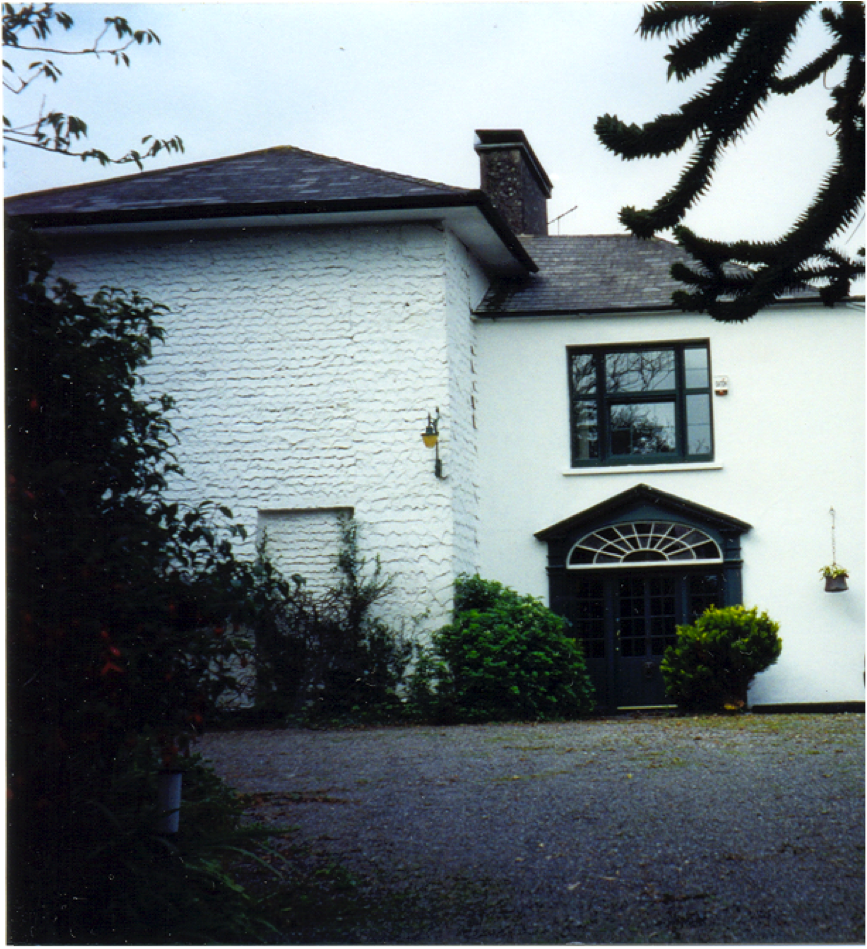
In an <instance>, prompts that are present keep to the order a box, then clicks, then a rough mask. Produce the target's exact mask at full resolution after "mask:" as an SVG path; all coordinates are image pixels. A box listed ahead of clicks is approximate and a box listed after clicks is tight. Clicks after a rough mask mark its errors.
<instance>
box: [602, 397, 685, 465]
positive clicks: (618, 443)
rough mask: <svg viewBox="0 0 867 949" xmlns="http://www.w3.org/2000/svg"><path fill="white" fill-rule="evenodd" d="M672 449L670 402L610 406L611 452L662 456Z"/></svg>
mask: <svg viewBox="0 0 867 949" xmlns="http://www.w3.org/2000/svg"><path fill="white" fill-rule="evenodd" d="M673 451H675V423H674V403H668V402H659V403H657V402H654V403H649V404H639V405H615V406H612V408H611V453H612V454H613V455H662V454H667V453H670V452H673Z"/></svg>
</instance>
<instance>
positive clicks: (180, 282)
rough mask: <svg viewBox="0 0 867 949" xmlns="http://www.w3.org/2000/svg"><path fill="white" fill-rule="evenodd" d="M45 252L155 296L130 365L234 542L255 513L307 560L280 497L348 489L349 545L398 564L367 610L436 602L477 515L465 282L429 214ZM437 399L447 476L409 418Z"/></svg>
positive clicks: (314, 499)
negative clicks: (139, 372) (150, 324)
mask: <svg viewBox="0 0 867 949" xmlns="http://www.w3.org/2000/svg"><path fill="white" fill-rule="evenodd" d="M55 256H56V258H57V260H58V267H57V271H58V273H60V274H62V275H64V276H67V277H69V278H70V279H72V280H74V281H77V282H79V284H80V285H81V287H82V288H83V289H84V288H90V289H93V288H95V287H97V286H99V285H100V284H102V283H108V284H112V285H114V286H120V287H126V288H137V289H139V290H141V291H142V292H143V293H145V294H147V295H148V296H150V297H152V298H153V299H154V300H156V301H158V302H160V303H164V304H166V305H167V306H168V308H169V312H168V314H167V315H165V317H163V318H161V320H160V322H161V323H162V325H163V326H164V327H165V328H166V331H167V334H166V345H165V346H162V347H160V346H157V352H156V356H155V358H154V360H153V362H152V363H151V364H150V366H149V367H148V369H147V370H146V377H147V388H148V389H149V390H150V391H153V392H155V393H161V392H167V393H169V394H171V395H172V396H174V397H175V398H176V400H177V416H176V418H175V420H174V429H175V432H176V434H177V435H178V436H179V437H180V449H179V460H180V463H181V465H182V466H183V468H184V469H185V472H186V479H185V481H183V482H181V483H178V484H177V485H176V486H175V488H174V491H175V494H176V495H177V496H178V497H180V498H183V499H185V500H189V501H196V500H200V499H203V498H210V499H212V500H215V501H218V502H220V503H225V504H228V505H229V506H230V507H231V508H232V509H233V513H234V515H235V520H236V521H238V522H240V523H243V524H244V525H245V526H246V527H247V529H248V532H249V534H250V538H251V539H250V541H249V542H248V544H247V550H246V553H248V554H250V555H252V552H253V542H254V538H255V536H256V532H257V526H259V527H261V526H263V525H267V524H269V523H270V525H271V527H272V528H275V529H277V530H278V531H279V532H280V534H281V539H280V542H279V543H278V544H277V546H276V548H275V561H276V562H277V563H278V565H280V566H281V568H283V569H285V571H286V572H287V573H290V574H291V573H293V572H300V573H304V572H305V571H304V567H303V565H302V564H299V562H298V561H299V557H298V556H295V555H293V553H292V550H291V548H292V546H293V542H292V540H291V534H292V530H294V529H295V528H294V527H292V526H291V525H290V523H289V521H287V520H286V519H285V517H282V515H281V514H280V512H286V511H297V510H298V509H305V510H311V509H327V510H332V509H334V508H341V507H351V508H354V509H355V516H356V520H357V522H358V524H359V540H360V545H361V549H362V553H363V554H364V555H366V556H367V557H368V558H370V559H372V558H373V557H375V556H376V555H377V554H378V555H380V556H381V558H382V565H383V569H384V573H386V574H391V575H394V577H395V581H396V592H395V595H394V596H393V597H392V598H391V600H390V601H389V604H388V605H387V608H386V609H385V610H384V612H386V613H387V614H388V616H389V618H391V619H392V620H394V621H395V622H396V623H401V622H407V621H408V620H409V618H412V617H416V616H421V615H424V614H426V619H425V620H424V623H423V630H424V629H427V630H429V629H431V628H435V627H436V626H438V625H440V624H441V623H442V622H444V621H446V620H447V618H448V616H449V611H450V609H451V602H452V581H453V577H454V573H455V566H456V565H459V566H460V567H461V568H464V567H470V566H472V564H473V563H474V557H475V549H476V536H475V534H476V527H477V522H478V513H477V509H476V503H477V501H476V487H475V478H476V475H475V473H474V472H475V446H474V435H475V431H474V429H472V425H471V423H472V420H471V389H472V380H471V365H470V347H471V346H472V336H473V332H474V327H473V324H472V322H471V319H470V306H471V305H472V304H474V303H476V302H477V301H478V299H479V297H480V295H481V292H482V284H481V275H480V272H479V271H478V268H477V267H475V266H474V264H473V262H472V261H471V260H470V259H469V257H468V255H467V253H466V251H465V250H464V248H463V247H462V245H460V243H459V242H458V241H456V240H455V239H454V238H453V237H452V236H451V235H450V234H449V233H447V232H445V231H443V230H442V229H441V228H439V227H436V226H430V225H418V226H416V225H405V226H392V227H381V228H380V227H370V226H368V227H353V228H349V227H344V228H340V229H336V228H335V229H326V228H322V229H316V230H306V231H287V230H277V229H274V230H265V229H262V230H249V231H243V232H238V231H235V232H228V231H227V232H210V233H208V232H197V233H195V234H193V233H186V234H183V235H175V236H173V235H169V234H158V235H154V234H151V235H148V236H143V237H139V238H137V239H134V240H129V239H126V238H113V239H111V240H106V239H101V240H99V241H98V242H96V243H93V242H90V243H85V242H84V241H82V240H77V241H76V243H75V244H74V245H72V244H69V245H67V246H66V247H65V248H58V252H57V253H56V254H55ZM452 363H454V365H453V366H452ZM437 406H439V408H440V410H441V412H442V415H443V423H442V432H443V444H442V448H441V452H442V457H443V463H444V466H445V470H446V474H447V476H448V478H447V480H437V479H436V478H435V477H434V472H433V467H434V466H433V452H432V451H430V450H429V449H426V448H425V447H424V445H423V444H422V440H421V437H420V436H421V432H422V430H423V429H424V424H425V422H426V419H427V413H428V411H431V412H433V411H434V409H435V408H436V407H437ZM455 444H457V445H458V446H459V447H460V452H461V461H460V463H456V461H455V457H454V451H453V446H454V445H455ZM455 497H457V498H458V502H457V504H455V500H454V499H455ZM453 507H454V508H455V509H456V510H457V511H458V516H457V517H455V516H453ZM281 517H282V520H281ZM324 517H325V519H324V520H322V519H321V518H320V519H319V521H321V523H319V521H317V524H318V526H319V527H322V526H323V525H325V524H326V522H328V520H329V519H328V517H327V516H325V515H324ZM314 520H315V518H314ZM299 523H300V521H296V522H295V524H296V526H297V524H299ZM310 524H313V521H308V527H309V526H310ZM323 529H324V530H325V534H328V535H329V536H330V534H329V530H330V528H328V527H327V526H326V527H324V528H323ZM305 530H306V528H305ZM331 533H332V534H333V531H331ZM323 536H324V535H323ZM299 543H300V542H299ZM302 546H303V545H302ZM334 553H336V550H335V551H334ZM300 559H303V558H300ZM321 566H322V565H321V563H319V562H317V564H316V565H315V566H311V568H310V569H311V570H315V571H316V572H321ZM423 630H422V631H423ZM406 631H407V632H411V631H412V627H411V625H409V624H408V625H407V626H406Z"/></svg>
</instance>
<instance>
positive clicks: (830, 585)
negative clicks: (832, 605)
mask: <svg viewBox="0 0 867 949" xmlns="http://www.w3.org/2000/svg"><path fill="white" fill-rule="evenodd" d="M819 573H821V574H822V576H823V577H824V578H825V590H826V592H828V593H839V592H841V591H843V590H848V589H849V585H848V584H847V583H846V580H847V579H848V578H849V571H848V570H846V568H845V567H838V566H837V564H835V563H832V564H831V565H830V566H826V567H822V569H821V570H820V571H819Z"/></svg>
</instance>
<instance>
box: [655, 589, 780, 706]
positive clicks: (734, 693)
mask: <svg viewBox="0 0 867 949" xmlns="http://www.w3.org/2000/svg"><path fill="white" fill-rule="evenodd" d="M779 629H780V624H779V623H775V622H774V621H773V620H772V619H770V618H769V617H768V614H767V613H759V611H758V609H757V608H756V607H753V608H752V609H749V610H748V609H746V608H745V607H743V606H727V607H723V608H717V607H713V606H712V607H710V609H708V610H706V611H705V612H704V613H703V614H702V615H701V616H700V617H699V618H698V619H697V620H696V621H695V624H694V625H692V626H678V628H677V642H676V643H675V644H674V645H673V646H669V647H668V649H666V651H665V657H664V658H663V660H662V663H661V664H660V669H661V670H662V675H663V678H664V680H665V688H666V691H667V693H668V695H669V697H670V698H671V699H673V700H674V701H675V702H676V703H677V704H678V705H679V706H681V707H682V708H684V709H688V710H691V711H693V710H694V711H699V710H701V711H713V710H721V709H723V708H726V707H728V708H743V707H744V705H745V704H746V700H747V689H748V688H749V685H750V683H751V682H752V681H753V679H754V678H755V677H756V675H758V673H760V672H762V671H763V670H764V669H767V668H768V666H771V665H773V664H774V663H775V662H776V661H777V659H779V657H780V653H781V652H782V649H783V641H782V639H780V637H779V635H778V632H779Z"/></svg>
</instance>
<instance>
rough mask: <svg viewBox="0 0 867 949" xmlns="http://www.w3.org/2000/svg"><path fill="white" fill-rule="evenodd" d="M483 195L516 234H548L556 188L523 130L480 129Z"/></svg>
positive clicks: (479, 141)
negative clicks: (550, 206) (552, 199)
mask: <svg viewBox="0 0 867 949" xmlns="http://www.w3.org/2000/svg"><path fill="white" fill-rule="evenodd" d="M475 149H476V151H477V152H478V155H479V162H480V164H481V172H482V191H484V192H485V194H487V195H488V197H489V198H490V199H491V201H492V202H493V204H494V207H496V208H497V210H498V211H499V212H500V213H501V214H502V215H503V217H504V218H505V219H506V222H507V223H508V225H509V227H511V228H512V230H513V231H514V232H515V233H516V234H535V235H540V234H541V235H545V234H547V233H548V207H547V201H548V198H550V197H551V189H552V188H553V187H554V186H553V185H552V184H551V180H550V179H549V178H548V176H547V175H546V174H545V169H544V168H543V167H542V166H541V165H540V164H539V159H538V158H536V155H535V153H534V152H533V149H532V148H530V143H529V142H528V141H527V137H526V135H524V133H523V132H522V131H521V130H520V129H477V130H476V144H475Z"/></svg>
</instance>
